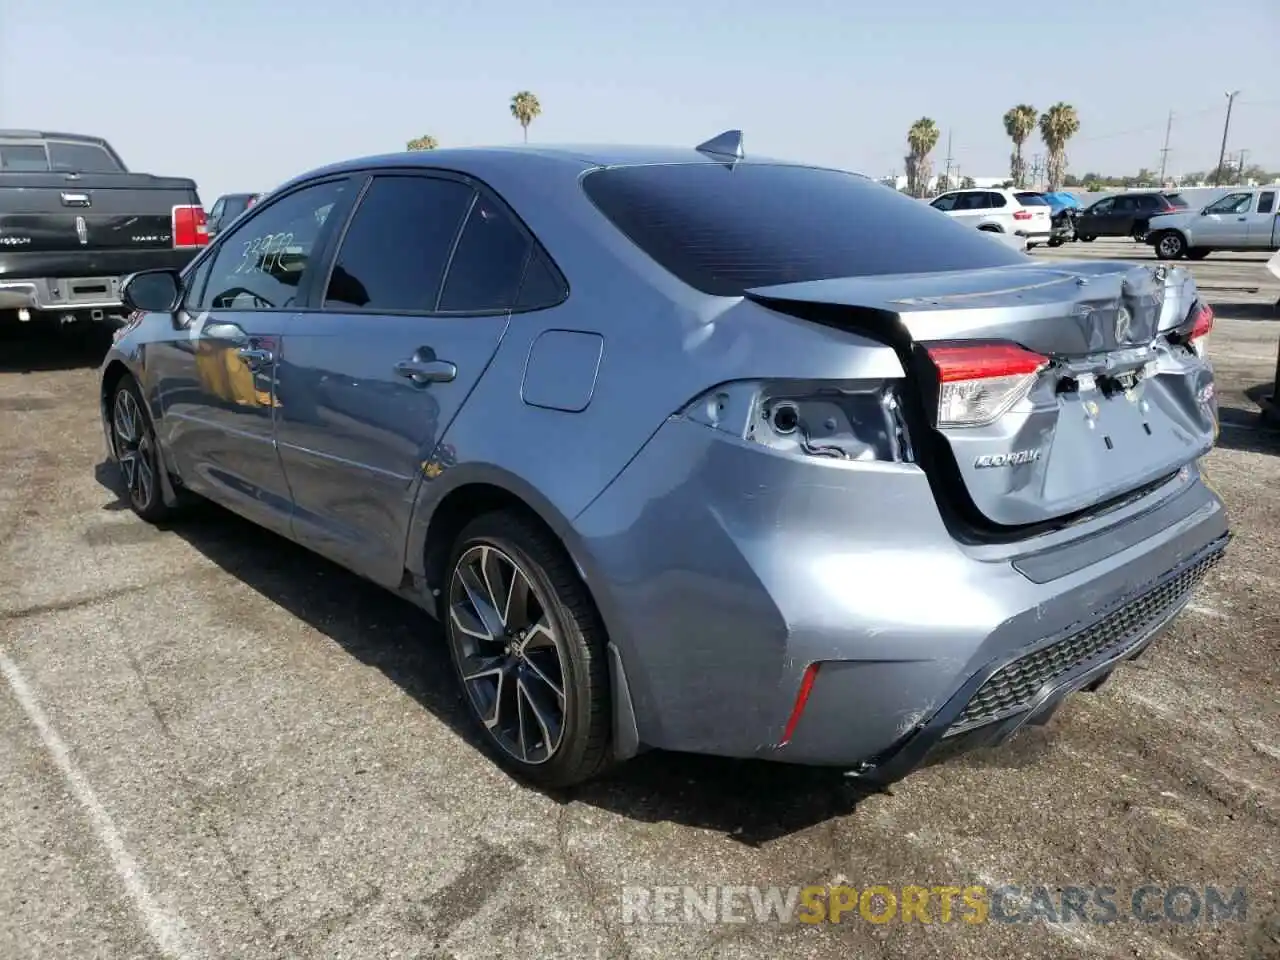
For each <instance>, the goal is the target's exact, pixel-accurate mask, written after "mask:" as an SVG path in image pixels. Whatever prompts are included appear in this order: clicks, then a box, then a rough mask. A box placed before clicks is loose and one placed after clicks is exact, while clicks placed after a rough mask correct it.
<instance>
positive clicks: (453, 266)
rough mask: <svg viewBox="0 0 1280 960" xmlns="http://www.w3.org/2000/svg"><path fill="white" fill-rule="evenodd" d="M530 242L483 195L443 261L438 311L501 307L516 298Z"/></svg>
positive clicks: (513, 301)
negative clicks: (444, 268) (444, 271)
mask: <svg viewBox="0 0 1280 960" xmlns="http://www.w3.org/2000/svg"><path fill="white" fill-rule="evenodd" d="M531 247H532V243H531V241H530V240H529V237H528V236H527V235H526V234H525V233H524V231H523V230H521V229H520V227H519V226H517V225H516V223H515V221H514V220H512V219H511V215H510V214H508V213H507V211H506V210H504V209H502V207H500V206H499V205H498V204H496V203H495V202H493V201H492V200H490V199H489V198H487V197H485V196H484V195H483V194H481V195H479V196H477V197H476V202H475V203H474V204H473V205H472V207H471V212H470V213H469V214H467V224H466V226H465V227H463V228H462V237H461V238H460V239H459V240H458V247H457V249H456V250H455V251H454V254H453V259H452V260H451V261H450V262H449V276H448V277H446V278H445V282H444V290H443V292H442V293H441V294H440V306H439V309H440V310H442V311H483V310H507V309H510V308H511V306H512V305H514V304H515V302H516V295H517V294H518V293H519V292H520V280H521V279H522V278H523V277H524V269H525V265H526V264H527V263H528V261H529V250H530V248H531Z"/></svg>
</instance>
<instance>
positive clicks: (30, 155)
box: [0, 143, 49, 173]
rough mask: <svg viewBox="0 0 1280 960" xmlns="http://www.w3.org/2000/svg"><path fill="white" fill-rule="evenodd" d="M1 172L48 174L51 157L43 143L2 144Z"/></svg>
mask: <svg viewBox="0 0 1280 960" xmlns="http://www.w3.org/2000/svg"><path fill="white" fill-rule="evenodd" d="M0 170H4V171H7V172H9V173H39V172H45V173H47V172H48V170H49V155H48V154H47V153H45V152H44V144H42V143H0Z"/></svg>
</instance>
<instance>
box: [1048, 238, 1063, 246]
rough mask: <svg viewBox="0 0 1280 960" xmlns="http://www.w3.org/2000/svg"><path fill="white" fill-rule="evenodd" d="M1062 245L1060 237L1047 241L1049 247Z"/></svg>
mask: <svg viewBox="0 0 1280 960" xmlns="http://www.w3.org/2000/svg"><path fill="white" fill-rule="evenodd" d="M1062 244H1063V240H1062V238H1061V237H1054V238H1053V239H1052V240H1050V241H1049V246H1051V247H1060V246H1062Z"/></svg>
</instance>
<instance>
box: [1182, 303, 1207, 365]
mask: <svg viewBox="0 0 1280 960" xmlns="http://www.w3.org/2000/svg"><path fill="white" fill-rule="evenodd" d="M1212 332H1213V307H1211V306H1209V305H1208V304H1207V303H1201V304H1198V305H1197V306H1196V310H1195V313H1194V314H1193V316H1192V320H1191V332H1190V333H1189V334H1187V346H1189V347H1190V348H1191V349H1192V350H1194V351H1195V352H1196V355H1197V356H1201V357H1203V356H1204V355H1205V354H1206V353H1207V352H1208V350H1209V334H1210V333H1212Z"/></svg>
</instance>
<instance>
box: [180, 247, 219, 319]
mask: <svg viewBox="0 0 1280 960" xmlns="http://www.w3.org/2000/svg"><path fill="white" fill-rule="evenodd" d="M215 257H216V254H213V253H211V254H209V256H207V257H205V258H204V259H203V260H201V261H200V263H199V264H198V265H197V266H196V268H195V269H194V270H190V271H188V272H187V275H186V277H185V278H183V285H182V287H183V289H182V307H183V309H184V310H186V311H187V312H188V313H196V312H198V311H199V309H200V302H201V299H202V298H203V297H204V288H205V285H206V284H207V283H208V282H209V271H210V270H211V269H212V268H213V261H214V258H215Z"/></svg>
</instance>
